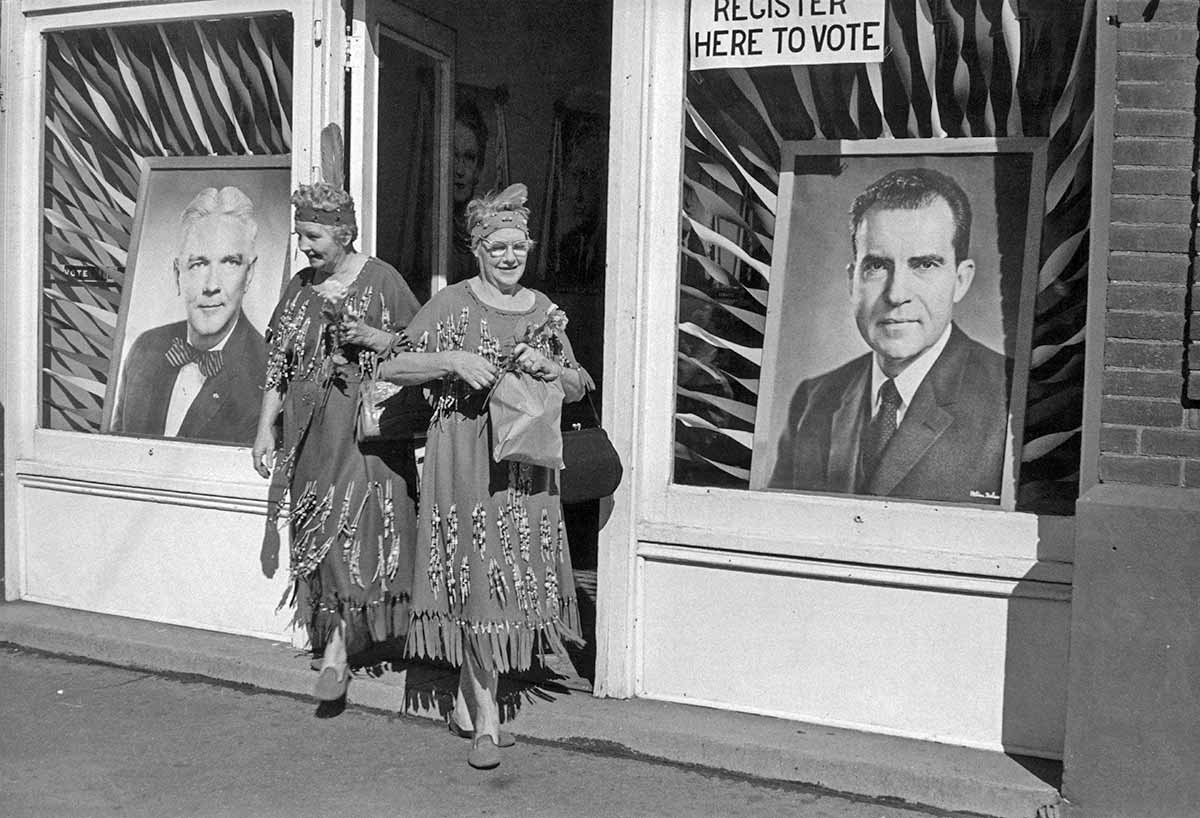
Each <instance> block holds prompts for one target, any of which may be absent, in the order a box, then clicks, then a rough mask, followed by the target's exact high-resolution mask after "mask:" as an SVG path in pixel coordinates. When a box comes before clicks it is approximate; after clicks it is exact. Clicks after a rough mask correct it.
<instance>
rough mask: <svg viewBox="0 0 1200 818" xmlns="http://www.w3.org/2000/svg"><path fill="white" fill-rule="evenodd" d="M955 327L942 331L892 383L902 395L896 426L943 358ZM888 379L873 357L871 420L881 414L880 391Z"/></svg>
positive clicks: (947, 325)
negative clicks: (939, 360)
mask: <svg viewBox="0 0 1200 818" xmlns="http://www.w3.org/2000/svg"><path fill="white" fill-rule="evenodd" d="M952 326H953V324H951V323H947V324H946V329H944V330H942V337H940V338H938V339H937V341H936V342H935V343H934V344H933V346H931V347H930V348H929V349H927V350H925V351H924V352H922V353H921V354H920V355H918V356H917V359H916V360H915V361H913V362H912V363H911V364H909V365H908V366H906V367H905V368H904V371H903V372H901V373H900V374H899V375H897V376H896V377H894V378H892V381H893V382H894V383H895V384H896V391H897V392H899V393H900V400H901V403H900V408H899V409H897V410H896V425H897V426H899V425H900V422H901V421H903V420H904V414H905V413H906V412H907V411H908V407H909V404H911V403H912V399H913V395H915V394H916V393H917V387H919V386H920V385H921V381H923V380H925V376H926V375H928V374H929V370H931V369H933V365H934V364H935V363H936V362H937V359H938V358H939V357H940V356H941V354H942V350H944V349H945V348H946V344H947V343H948V342H949V341H950V329H951V327H952ZM887 379H888V376H887V374H886V373H885V372H884V371H883V370H882V369H881V368H880V367H879V359H878V356H876V355H874V354H872V355H871V418H872V419H874V417H875V415H877V414H878V413H879V404H880V399H879V390H880V389H882V388H883V382H884V381H886V380H887Z"/></svg>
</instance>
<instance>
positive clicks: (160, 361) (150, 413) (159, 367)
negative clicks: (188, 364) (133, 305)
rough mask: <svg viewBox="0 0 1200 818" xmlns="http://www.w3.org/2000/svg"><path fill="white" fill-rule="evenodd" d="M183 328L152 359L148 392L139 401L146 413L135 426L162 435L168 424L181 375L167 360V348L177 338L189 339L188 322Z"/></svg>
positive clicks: (148, 376)
mask: <svg viewBox="0 0 1200 818" xmlns="http://www.w3.org/2000/svg"><path fill="white" fill-rule="evenodd" d="M182 327H183V329H180V330H179V332H178V333H177V334H175V335H173V336H171V338H170V339H169V340H168V341H167V346H166V347H165V348H164V349H162V350H161V351H158V352H155V353H154V355H153V357H152V358H151V360H150V371H149V372H148V373H147V376H146V382H147V383H148V384H149V389H148V390H147V392H149V393H150V394H147V395H145V396H143V397H142V399H141V400H140V401H138V403H139V405H140V406H141V410H142V411H143V412H144V413H145V416H144V418H143V419H142V421H141V422H140V424H139V425H138V426H136V427H135V428H139V429H147V430H153V431H152V432H151V433H152V434H156V435H161V434H162V433H163V428H164V427H165V426H166V425H167V410H168V409H169V408H170V406H171V393H172V392H173V391H175V379H176V378H178V377H179V369H178V368H177V367H174V366H172V365H171V362H170V361H168V360H167V350H169V349H170V348H171V343H172V342H173V341H174V340H175V338H183V339H185V340H186V339H187V329H186V327H187V324H186V323H184V324H182Z"/></svg>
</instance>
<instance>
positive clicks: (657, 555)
mask: <svg viewBox="0 0 1200 818" xmlns="http://www.w3.org/2000/svg"><path fill="white" fill-rule="evenodd" d="M640 555H641V559H640V560H639V574H640V578H639V579H640V582H639V585H640V592H639V599H640V605H639V641H638V665H639V666H638V676H639V684H638V687H639V694H640V695H643V696H647V697H650V698H658V699H665V700H671V701H679V702H686V703H691V704H701V705H709V706H713V707H720V708H727V709H733V710H740V711H746V712H753V713H762V714H766V715H774V716H779V717H783V718H789V719H796V720H802V721H809V722H815V723H820V724H828V725H836V726H839V727H849V728H854V729H861V730H868V731H873V732H879V733H886V734H891V735H900V736H908V737H913V738H920V739H926V740H933V741H939V742H945V743H949V744H957V745H962V746H970V747H978V748H984V749H992V750H1002V751H1005V752H1009V753H1014V754H1020V755H1034V756H1040V757H1044V758H1061V754H1062V747H1063V727H1064V724H1065V711H1066V671H1067V647H1068V644H1067V643H1068V631H1069V618H1070V594H1069V588H1068V587H1066V586H1063V585H1058V584H1052V583H1039V582H1028V581H1013V580H999V579H985V578H973V577H961V576H951V575H937V574H930V573H927V572H915V571H902V570H898V569H880V568H868V567H858V566H847V565H838V564H833V563H820V562H815V561H806V560H796V559H782V558H769V557H754V556H749V555H730V554H728V553H717V552H708V553H705V552H701V551H699V550H697V549H689V548H683V547H673V546H653V545H647V544H643V547H642V549H641V550H640Z"/></svg>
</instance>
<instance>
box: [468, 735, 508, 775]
mask: <svg viewBox="0 0 1200 818" xmlns="http://www.w3.org/2000/svg"><path fill="white" fill-rule="evenodd" d="M467 763H468V764H470V765H471V766H472V767H474V768H475V769H477V770H490V769H493V768H494V767H499V766H500V748H499V747H497V746H496V742H494V741H492V737H491V736H489V735H482V736H479V737H478V738H477V739H475V741H474V742H473V743H472V745H471V754H470V755H468V756H467Z"/></svg>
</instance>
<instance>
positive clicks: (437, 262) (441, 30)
mask: <svg viewBox="0 0 1200 818" xmlns="http://www.w3.org/2000/svg"><path fill="white" fill-rule="evenodd" d="M454 41H455V38H454V31H453V30H452V29H450V28H448V27H446V26H444V25H442V24H440V23H437V22H435V21H433V20H430V19H429V18H427V17H424V16H422V15H420V14H418V13H417V12H415V11H413V10H411V9H409V8H406V7H404V6H401V5H399V4H397V3H394V2H390V0H356V2H355V4H354V19H353V31H352V39H351V48H350V52H349V65H350V71H351V77H350V110H351V115H350V127H349V134H348V140H347V142H348V145H349V147H350V152H351V153H350V156H351V162H350V190H351V193H352V194H353V195H354V198H355V200H356V201H357V202H358V207H359V232H360V236H359V248H360V249H361V250H362V251H363V252H366V253H370V254H372V255H374V256H376V257H377V258H380V259H382V260H384V261H386V262H388V263H389V264H391V265H393V266H394V267H395V268H396V269H397V270H399V271H400V273H401V274H402V275H403V276H404V279H405V280H406V281H407V282H408V285H409V287H411V288H412V291H413V293H414V294H415V295H416V296H417V298H418V299H419V300H420V301H422V302H424V301H426V300H428V298H429V296H430V295H431V294H432V293H433V292H435V291H436V290H438V289H440V288H441V287H442V286H444V285H445V282H446V276H447V259H448V258H449V252H450V235H451V211H450V175H451V164H450V151H451V127H452V116H453V88H454V44H455V42H454ZM355 157H359V158H358V159H356V158H355Z"/></svg>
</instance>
